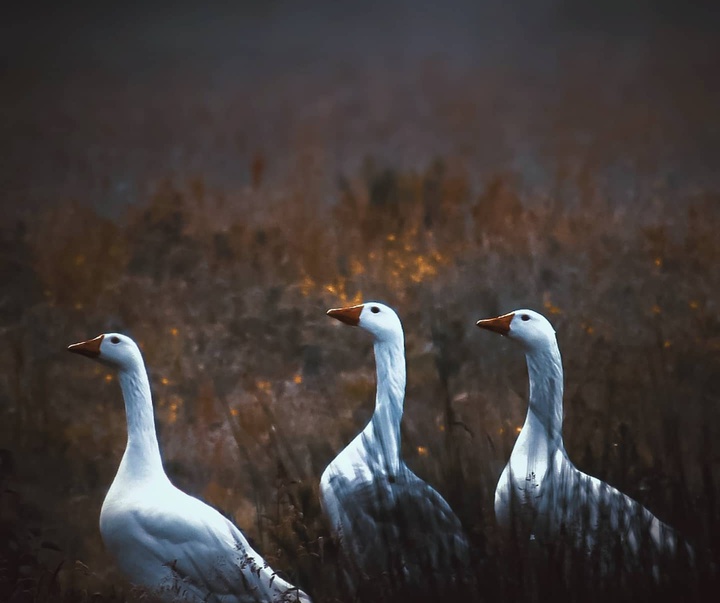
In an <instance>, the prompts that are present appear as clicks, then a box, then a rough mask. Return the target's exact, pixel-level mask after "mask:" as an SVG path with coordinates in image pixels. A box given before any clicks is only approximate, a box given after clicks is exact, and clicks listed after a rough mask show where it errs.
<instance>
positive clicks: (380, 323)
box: [327, 301, 403, 341]
mask: <svg viewBox="0 0 720 603" xmlns="http://www.w3.org/2000/svg"><path fill="white" fill-rule="evenodd" d="M327 315H328V316H332V317H333V318H337V319H338V320H339V321H340V322H344V323H345V324H346V325H351V326H353V327H360V328H361V329H365V330H366V331H368V332H369V333H372V335H373V336H374V337H375V339H376V340H377V341H387V340H390V339H396V338H398V337H400V338H402V335H403V330H402V324H401V323H400V319H399V318H398V315H397V314H396V313H395V311H394V310H393V309H392V308H390V307H388V306H386V305H385V304H381V303H380V302H374V301H371V302H365V303H363V304H359V305H357V306H348V307H346V308H332V309H331V310H328V311H327Z"/></svg>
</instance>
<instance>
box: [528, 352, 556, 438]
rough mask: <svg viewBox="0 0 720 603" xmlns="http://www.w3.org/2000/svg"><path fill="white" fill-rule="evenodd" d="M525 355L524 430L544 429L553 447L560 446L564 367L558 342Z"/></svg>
mask: <svg viewBox="0 0 720 603" xmlns="http://www.w3.org/2000/svg"><path fill="white" fill-rule="evenodd" d="M525 358H526V360H527V366H528V377H529V379H530V395H529V398H530V401H529V405H528V414H527V418H526V419H525V426H524V427H523V430H525V429H528V430H530V431H533V432H535V431H538V430H539V431H541V432H544V434H543V437H545V438H547V439H548V440H549V441H550V445H551V446H552V447H553V448H562V447H563V441H562V421H563V369H562V359H561V358H560V350H559V349H558V346H557V342H555V341H553V342H552V343H551V344H549V345H548V346H546V347H544V348H540V349H533V350H529V351H527V352H526V354H525Z"/></svg>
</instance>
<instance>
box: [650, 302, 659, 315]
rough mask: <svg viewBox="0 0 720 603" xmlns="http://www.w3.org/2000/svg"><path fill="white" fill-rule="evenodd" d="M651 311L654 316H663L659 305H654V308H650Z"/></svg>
mask: <svg viewBox="0 0 720 603" xmlns="http://www.w3.org/2000/svg"><path fill="white" fill-rule="evenodd" d="M650 311H651V312H652V313H653V314H662V308H661V307H660V306H658V305H657V304H653V307H652V308H650Z"/></svg>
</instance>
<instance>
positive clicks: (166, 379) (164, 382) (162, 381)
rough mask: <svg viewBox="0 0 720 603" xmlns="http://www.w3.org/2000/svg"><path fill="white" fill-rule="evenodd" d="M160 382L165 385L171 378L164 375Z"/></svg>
mask: <svg viewBox="0 0 720 603" xmlns="http://www.w3.org/2000/svg"><path fill="white" fill-rule="evenodd" d="M160 383H162V384H163V385H167V384H168V383H170V380H169V379H168V378H167V377H163V378H162V379H160Z"/></svg>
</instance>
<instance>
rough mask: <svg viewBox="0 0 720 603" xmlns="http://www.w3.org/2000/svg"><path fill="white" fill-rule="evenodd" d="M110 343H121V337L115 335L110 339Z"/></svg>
mask: <svg viewBox="0 0 720 603" xmlns="http://www.w3.org/2000/svg"><path fill="white" fill-rule="evenodd" d="M110 341H111V342H112V343H120V338H119V337H116V336H115V335H113V336H112V337H111V338H110Z"/></svg>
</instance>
